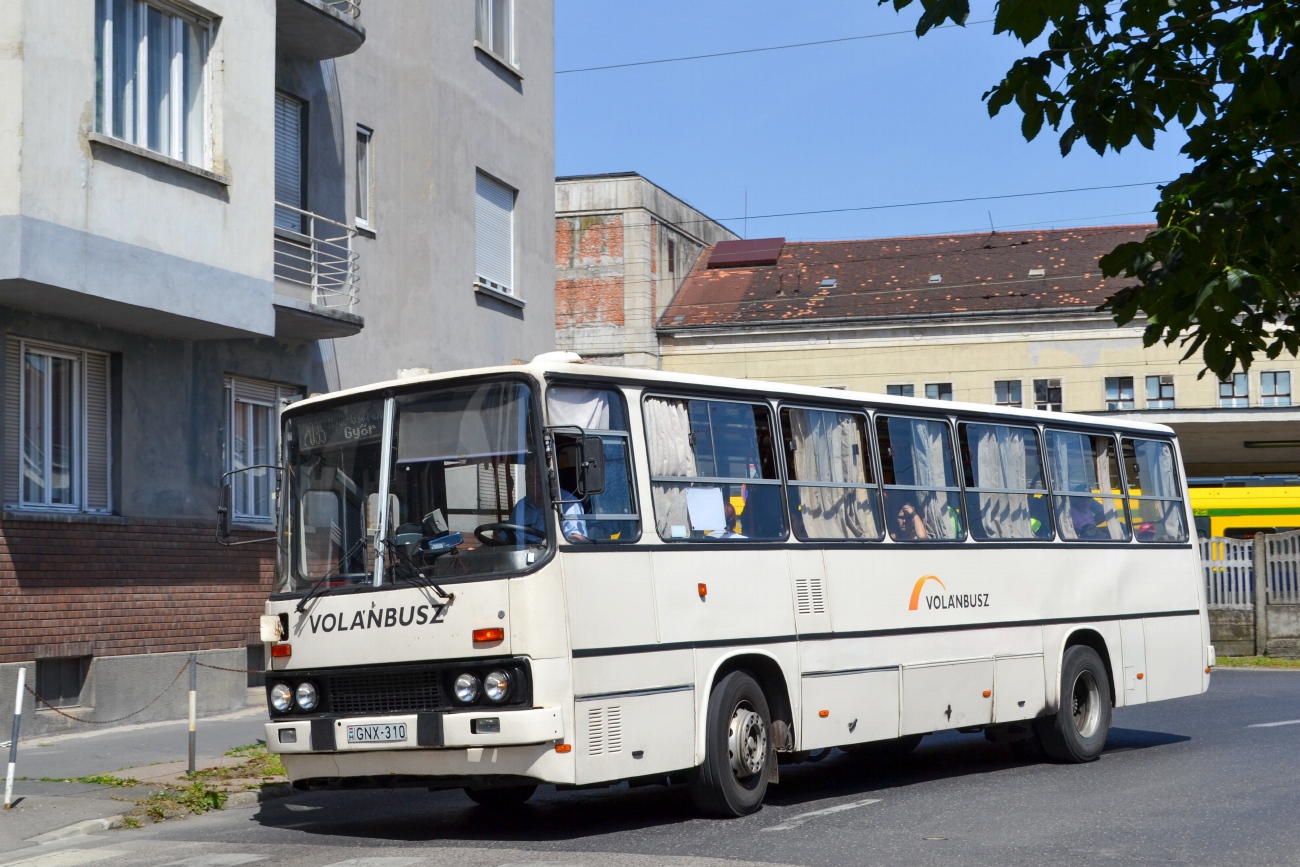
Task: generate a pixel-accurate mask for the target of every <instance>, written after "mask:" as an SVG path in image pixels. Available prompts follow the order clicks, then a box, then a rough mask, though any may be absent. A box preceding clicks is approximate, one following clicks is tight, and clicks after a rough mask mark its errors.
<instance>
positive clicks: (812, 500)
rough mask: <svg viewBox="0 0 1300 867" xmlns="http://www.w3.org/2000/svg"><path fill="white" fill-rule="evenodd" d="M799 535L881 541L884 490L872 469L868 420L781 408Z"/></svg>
mask: <svg viewBox="0 0 1300 867" xmlns="http://www.w3.org/2000/svg"><path fill="white" fill-rule="evenodd" d="M781 431H782V436H783V437H784V439H785V454H786V462H785V464H786V471H787V473H788V475H789V482H790V484H789V489H788V490H789V494H788V496H789V500H790V518H791V523H792V524H793V527H794V534H795V536H797V537H798V538H799V539H801V540H803V541H805V542H807V541H820V540H837V539H852V540H859V541H873V542H876V541H879V540H880V539H882V538H883V537H884V530H883V526H882V523H881V520H880V492H879V490H877V488H876V486H875V479H873V478H872V475H873V473H872V470H871V448H870V441H869V440H868V438H867V425H866V418H865V417H864V416H862V415H860V414H857V413H847V412H834V411H832V410H822V409H801V408H795V407H785V408H783V409H782V410H781Z"/></svg>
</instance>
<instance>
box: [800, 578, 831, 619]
mask: <svg viewBox="0 0 1300 867" xmlns="http://www.w3.org/2000/svg"><path fill="white" fill-rule="evenodd" d="M794 599H795V609H796V610H797V611H798V612H799V613H800V614H825V613H826V594H825V591H824V590H823V589H822V579H821V578H820V577H817V578H807V577H804V578H795V579H794Z"/></svg>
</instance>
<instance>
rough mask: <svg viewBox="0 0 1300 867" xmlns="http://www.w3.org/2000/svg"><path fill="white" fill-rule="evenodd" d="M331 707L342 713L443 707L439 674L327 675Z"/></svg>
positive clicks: (417, 672)
mask: <svg viewBox="0 0 1300 867" xmlns="http://www.w3.org/2000/svg"><path fill="white" fill-rule="evenodd" d="M324 680H325V688H326V691H327V692H326V694H327V695H328V696H329V700H330V709H331V710H332V711H333V712H334V713H340V714H376V713H407V712H411V711H419V710H438V709H440V708H442V707H443V701H442V689H441V687H439V685H438V673H437V672H436V671H434V670H432V669H426V670H424V671H409V670H408V671H381V670H371V671H367V672H365V673H358V674H332V675H329V676H328V677H326V678H324Z"/></svg>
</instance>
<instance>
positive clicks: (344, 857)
mask: <svg viewBox="0 0 1300 867" xmlns="http://www.w3.org/2000/svg"><path fill="white" fill-rule="evenodd" d="M1288 722H1289V723H1290V724H1283V725H1267V724H1269V723H1288ZM1261 724H1263V725H1261ZM34 855H36V853H33V852H31V851H30V850H27V851H24V852H13V853H10V854H9V855H7V856H4V857H3V859H0V864H9V863H11V862H12V861H16V860H18V859H20V858H22V857H28V858H31V857H33V856H34ZM36 857H42V858H47V859H56V858H57V859H58V860H46V861H34V862H31V867H38V865H39V867H56V865H73V864H81V863H91V862H90V861H88V860H77V859H83V858H84V859H89V858H93V859H95V860H94V863H102V864H103V865H105V867H117V865H127V864H130V865H136V864H139V865H162V864H185V865H187V867H201V865H212V867H216V865H234V864H243V863H258V864H266V865H280V864H284V865H288V864H293V865H301V867H315V865H320V867H325V865H351V867H361V865H365V867H408V865H444V864H446V865H451V864H456V865H464V867H471V865H485V867H487V865H505V864H511V865H521V864H551V865H556V864H569V865H572V864H585V865H637V867H641V865H645V867H650V865H669V864H672V865H678V864H680V865H685V864H719V865H720V864H723V863H726V864H728V865H730V867H735V865H737V864H745V863H763V864H798V865H876V864H882V865H883V864H907V865H913V864H921V865H930V864H933V865H944V867H951V865H954V864H960V865H984V864H990V865H993V864H996V865H1012V864H1059V863H1065V862H1070V863H1072V864H1088V865H1090V867H1091V865H1111V864H1133V863H1162V864H1166V863H1173V864H1197V865H1200V864H1231V865H1233V867H1245V865H1254V864H1261V865H1262V864H1268V865H1273V864H1300V672H1273V671H1258V672H1257V671H1221V672H1218V673H1216V674H1215V676H1214V679H1213V684H1212V686H1211V689H1210V692H1209V693H1208V694H1207V695H1204V696H1199V697H1196V698H1191V699H1180V700H1177V701H1171V702H1163V703H1159V704H1153V705H1148V706H1145V707H1139V708H1131V709H1123V710H1119V711H1117V712H1116V714H1115V721H1114V728H1113V729H1112V731H1111V737H1110V740H1109V742H1108V746H1107V750H1106V753H1105V754H1104V756H1103V757H1102V759H1101V760H1100V761H1098V762H1095V763H1092V764H1088V765H1071V766H1066V765H1053V764H1044V763H1034V762H1024V761H1020V760H1017V759H1016V758H1015V757H1014V756H1013V755H1012V753H1011V752H1010V751H1009V750H1008V749H1006V748H1005V747H999V746H995V745H992V744H989V743H987V742H985V741H984V740H983V738H982V737H981V736H979V735H960V734H955V733H954V734H944V735H937V736H933V737H930V738H927V739H926V740H925V742H924V743H923V744H922V746H921V747H920V749H918V750H917V752H916V753H915V754H914V755H913V756H911V757H909V758H908V759H907V760H906V761H904V762H903V763H901V764H899V765H896V766H894V767H889V768H880V767H872V766H870V765H868V764H865V763H863V762H862V761H860V760H857V759H855V758H854V757H852V756H849V755H845V754H840V753H836V754H834V755H832V756H831V757H830V758H827V759H826V760H824V761H822V762H819V763H815V764H804V765H799V766H785V767H783V769H782V781H781V784H780V786H778V787H775V788H773V789H771V790H769V795H768V801H767V803H766V805H765V806H764V808H763V809H762V810H761V811H760V812H759V813H757V814H755V815H753V816H750V817H747V818H744V819H738V820H731V821H719V820H709V819H701V818H699V817H697V816H696V815H695V814H694V812H693V810H692V808H691V805H690V799H689V797H688V796H687V795H686V793H685V791H683V790H679V789H664V788H657V787H650V788H641V789H634V790H629V789H627V788H626V787H625V786H622V787H617V788H614V789H610V790H598V791H582V792H569V793H556V792H555V791H554V790H551V789H544V790H542V791H541V792H539V794H538V796H537V797H535V798H534V800H533V801H531V802H530V803H529V804H528V805H527V806H526V807H524V808H523V809H521V810H519V811H518V812H515V813H513V814H509V815H504V814H492V813H489V812H487V811H485V810H483V809H482V808H478V807H475V806H474V805H472V803H471V802H470V801H469V800H468V799H467V798H466V797H465V796H464V795H463V794H461V793H460V792H439V793H427V792H423V791H419V790H401V791H396V792H347V793H328V792H322V793H312V794H306V795H300V796H295V797H292V798H289V799H285V800H281V801H275V802H271V803H268V804H266V805H263V806H262V807H260V808H256V809H253V808H250V809H245V810H232V811H227V812H225V813H219V814H210V815H208V816H204V817H201V818H197V819H191V820H187V821H184V822H177V823H173V824H164V825H159V826H154V827H152V828H148V829H144V830H137V831H115V832H106V833H103V834H98V835H94V836H93V837H90V838H83V840H82V841H81V842H80V843H78V844H76V845H75V846H73V847H72V848H71V849H68V848H65V849H63V850H61V851H58V852H55V851H50V852H48V854H45V855H40V856H36ZM68 858H72V859H73V860H67V859H68ZM20 863H21V862H20Z"/></svg>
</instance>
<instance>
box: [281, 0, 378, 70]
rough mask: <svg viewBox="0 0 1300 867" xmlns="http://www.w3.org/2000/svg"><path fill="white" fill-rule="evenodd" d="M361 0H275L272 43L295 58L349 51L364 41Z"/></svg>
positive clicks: (325, 56) (316, 57)
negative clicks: (273, 41)
mask: <svg viewBox="0 0 1300 867" xmlns="http://www.w3.org/2000/svg"><path fill="white" fill-rule="evenodd" d="M360 16H361V0H276V2H275V47H276V50H277V51H278V52H280V53H281V54H288V55H290V56H292V57H296V58H298V59H299V60H309V61H319V60H329V59H330V58H332V57H343V56H344V55H347V54H351V53H352V52H354V51H356V50H357V49H358V48H360V47H361V43H363V42H365V41H366V29H365V28H364V27H362V26H361V24H360V23H359V22H358V20H357V19H358V18H359V17H360Z"/></svg>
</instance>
